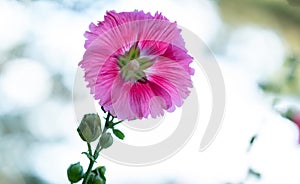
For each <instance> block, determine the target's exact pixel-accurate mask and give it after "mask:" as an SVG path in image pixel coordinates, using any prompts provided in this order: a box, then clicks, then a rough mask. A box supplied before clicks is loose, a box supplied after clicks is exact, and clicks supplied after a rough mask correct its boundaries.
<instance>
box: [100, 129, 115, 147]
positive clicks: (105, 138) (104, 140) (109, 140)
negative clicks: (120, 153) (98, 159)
mask: <svg viewBox="0 0 300 184" xmlns="http://www.w3.org/2000/svg"><path fill="white" fill-rule="evenodd" d="M112 144H113V137H112V136H111V134H110V133H105V134H103V135H102V136H101V137H100V146H101V148H103V149H106V148H108V147H110V146H111V145H112Z"/></svg>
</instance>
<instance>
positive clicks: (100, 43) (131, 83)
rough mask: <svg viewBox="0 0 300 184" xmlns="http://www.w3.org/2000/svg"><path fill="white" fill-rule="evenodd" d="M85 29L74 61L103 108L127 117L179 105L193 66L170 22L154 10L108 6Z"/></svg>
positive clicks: (153, 114)
mask: <svg viewBox="0 0 300 184" xmlns="http://www.w3.org/2000/svg"><path fill="white" fill-rule="evenodd" d="M89 29H90V31H87V32H86V33H85V37H86V38H87V40H86V42H85V48H86V51H85V53H84V56H83V59H82V61H81V62H80V63H79V66H80V67H81V68H83V70H84V72H85V75H84V77H85V80H86V81H87V82H88V85H87V87H89V88H90V92H91V94H93V96H94V98H95V99H96V100H99V104H100V105H101V106H102V107H103V108H104V109H105V110H106V111H109V112H110V113H111V114H112V115H114V116H117V117H118V118H119V119H123V120H125V119H128V120H132V119H136V118H138V119H142V118H148V117H149V116H151V117H154V118H155V117H158V116H162V115H163V114H164V110H166V111H168V112H172V111H174V110H175V108H176V106H177V107H180V106H182V104H183V100H184V99H185V98H187V97H188V95H189V93H190V91H189V88H191V87H192V81H191V75H193V74H194V70H193V69H192V68H191V67H190V66H189V64H190V63H191V62H192V60H193V58H192V57H191V56H190V55H189V54H188V53H187V50H186V49H185V43H184V40H183V38H182V36H181V35H180V32H181V30H180V29H178V28H177V24H176V22H173V23H172V22H170V21H169V20H168V19H167V18H166V17H164V16H163V15H162V14H160V13H156V14H155V15H154V16H152V15H151V14H150V13H144V12H143V11H134V12H121V13H116V12H115V11H108V12H107V15H106V16H105V17H104V21H101V22H98V24H97V25H95V24H93V23H91V24H90V26H89Z"/></svg>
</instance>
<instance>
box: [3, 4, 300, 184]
mask: <svg viewBox="0 0 300 184" xmlns="http://www.w3.org/2000/svg"><path fill="white" fill-rule="evenodd" d="M134 9H139V10H144V11H145V12H148V11H149V12H151V13H152V14H154V13H155V12H156V11H159V12H162V13H163V15H165V16H166V17H168V18H169V19H170V20H171V21H177V23H178V24H179V25H181V26H184V27H185V28H187V29H189V30H191V31H193V32H194V33H196V34H197V35H198V36H199V37H200V38H201V39H202V40H203V41H204V42H205V43H206V44H207V46H208V47H209V48H210V49H211V51H212V52H213V54H214V56H215V58H216V60H217V61H218V63H219V65H220V67H221V70H222V72H223V76H224V80H225V85H226V97H227V99H226V101H227V104H226V113H225V116H224V121H223V127H222V129H221V131H220V132H219V134H218V136H217V138H216V140H215V141H214V142H213V144H212V145H211V146H210V147H209V148H208V149H207V150H206V151H204V152H198V147H199V144H200V140H201V135H203V130H204V129H205V122H202V121H201V118H200V120H199V126H198V129H197V131H196V132H195V133H194V135H193V137H192V139H191V140H190V141H189V142H188V144H187V145H186V146H185V147H184V148H183V149H182V150H181V151H180V152H178V153H177V154H176V155H175V156H173V157H172V158H170V159H168V160H166V161H164V162H162V163H159V164H156V165H152V166H147V167H129V166H124V165H118V164H116V163H114V162H111V161H109V160H106V159H105V158H100V159H99V162H100V164H104V165H105V166H106V168H107V174H106V176H107V178H108V184H110V183H112V184H129V183H130V184H135V183H139V184H140V183H143V184H145V183H146V184H148V183H149V184H198V183H205V184H206V183H208V184H210V183H211V184H214V183H216V184H217V183H223V184H225V183H227V184H242V183H289V184H290V183H291V184H293V183H300V175H299V170H300V145H299V143H298V136H299V135H298V133H299V132H298V130H299V127H300V116H299V119H297V118H295V117H296V116H297V113H298V115H300V113H299V112H300V1H298V0H185V1H181V0H164V1H159V0H143V1H139V0H130V1H122V0H110V1H93V0H15V1H13V0H0V184H15V183H18V184H43V183H45V184H64V183H68V180H67V175H66V169H67V168H68V166H69V164H71V163H75V162H77V161H80V162H81V163H82V165H84V167H85V168H86V167H87V164H88V160H87V159H86V158H85V157H84V155H81V154H80V153H81V152H82V151H86V145H85V144H84V143H83V142H82V141H81V140H80V138H79V136H78V135H77V132H76V128H77V126H78V124H77V122H76V118H75V114H74V109H73V102H72V90H73V84H74V78H75V74H76V71H77V65H78V62H79V61H80V60H81V58H82V55H83V53H84V47H83V45H84V41H85V38H84V37H83V33H84V32H85V31H86V30H87V29H88V25H89V24H90V22H96V21H98V20H103V16H104V14H105V11H106V10H116V11H117V12H120V11H133V10H134ZM199 52H205V51H202V50H199ZM200 62H201V61H200ZM201 73H203V72H201V70H196V76H195V77H194V79H193V81H194V85H195V87H197V89H198V91H200V92H199V94H198V95H199V99H200V102H199V103H200V104H201V103H202V105H201V107H202V109H204V111H203V113H200V114H201V117H204V118H203V119H204V120H203V121H205V120H206V121H207V119H208V118H207V117H209V113H210V111H209V110H208V111H205V109H206V104H207V106H209V105H210V104H211V100H205V99H207V98H208V97H209V98H210V96H209V92H205V91H207V90H208V88H207V86H208V85H207V81H206V80H205V75H202V74H201ZM203 91H204V92H203ZM201 99H203V101H201ZM287 112H292V113H287ZM87 113H88V112H87ZM286 117H287V118H286ZM167 123H168V122H167ZM126 136H127V137H130V134H126ZM127 137H126V138H127ZM129 139H130V138H129ZM125 141H126V139H125ZM148 142H149V141H148Z"/></svg>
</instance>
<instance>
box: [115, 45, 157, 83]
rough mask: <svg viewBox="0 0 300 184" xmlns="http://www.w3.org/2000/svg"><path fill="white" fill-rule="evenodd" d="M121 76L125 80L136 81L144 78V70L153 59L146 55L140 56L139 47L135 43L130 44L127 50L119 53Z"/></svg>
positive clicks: (151, 63)
mask: <svg viewBox="0 0 300 184" xmlns="http://www.w3.org/2000/svg"><path fill="white" fill-rule="evenodd" d="M118 64H119V67H120V69H121V75H122V78H123V79H124V80H125V81H132V82H136V81H139V80H144V79H146V74H145V72H144V70H146V69H147V68H149V67H151V66H152V65H153V61H151V59H150V58H147V57H141V56H140V49H139V47H138V46H137V45H133V46H131V48H130V49H129V51H127V52H125V54H124V55H121V56H120V57H119V60H118Z"/></svg>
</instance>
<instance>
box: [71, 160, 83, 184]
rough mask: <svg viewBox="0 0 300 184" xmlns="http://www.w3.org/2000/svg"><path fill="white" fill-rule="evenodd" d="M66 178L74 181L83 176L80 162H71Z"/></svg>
mask: <svg viewBox="0 0 300 184" xmlns="http://www.w3.org/2000/svg"><path fill="white" fill-rule="evenodd" d="M67 174H68V179H69V181H70V182H72V183H76V182H78V181H80V180H81V179H82V178H83V175H84V174H83V168H82V166H81V165H80V163H79V162H78V163H76V164H71V165H70V166H69V168H68V170H67Z"/></svg>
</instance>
